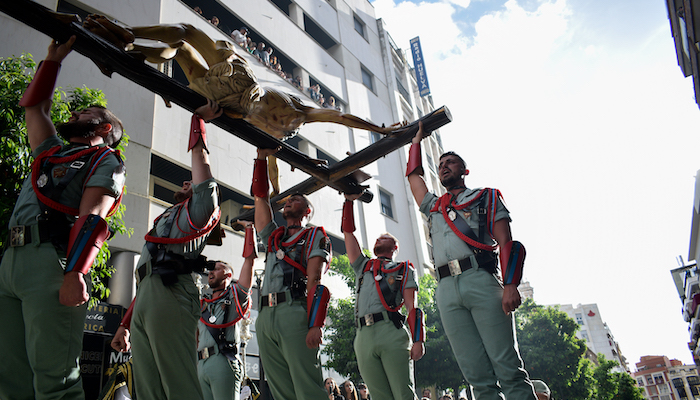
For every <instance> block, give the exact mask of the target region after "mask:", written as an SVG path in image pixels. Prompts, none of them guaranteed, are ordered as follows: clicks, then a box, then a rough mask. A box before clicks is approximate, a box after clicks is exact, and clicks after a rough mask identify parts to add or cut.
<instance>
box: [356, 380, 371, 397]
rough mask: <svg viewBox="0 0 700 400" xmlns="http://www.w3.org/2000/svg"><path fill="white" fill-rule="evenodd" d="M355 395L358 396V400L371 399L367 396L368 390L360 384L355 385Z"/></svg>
mask: <svg viewBox="0 0 700 400" xmlns="http://www.w3.org/2000/svg"><path fill="white" fill-rule="evenodd" d="M357 393H359V395H360V400H370V399H371V397H370V396H369V390H368V389H367V385H365V384H364V383H360V384H359V385H357Z"/></svg>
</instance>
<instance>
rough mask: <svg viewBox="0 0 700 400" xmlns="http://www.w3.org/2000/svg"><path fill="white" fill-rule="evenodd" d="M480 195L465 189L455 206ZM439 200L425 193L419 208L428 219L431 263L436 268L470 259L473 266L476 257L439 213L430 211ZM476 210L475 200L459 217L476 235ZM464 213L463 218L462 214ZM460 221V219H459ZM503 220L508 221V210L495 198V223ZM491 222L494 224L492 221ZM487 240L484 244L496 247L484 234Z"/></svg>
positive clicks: (474, 190)
mask: <svg viewBox="0 0 700 400" xmlns="http://www.w3.org/2000/svg"><path fill="white" fill-rule="evenodd" d="M479 192H481V189H466V190H464V191H463V192H461V193H460V194H458V195H457V199H456V204H457V205H460V204H464V203H467V202H469V201H470V200H473V199H474V198H475V197H476V195H478V194H479ZM437 201H438V196H436V195H435V193H432V192H429V193H426V195H425V197H424V198H423V202H422V203H421V205H420V211H421V212H422V213H423V214H425V215H426V216H427V217H428V224H429V226H430V237H431V240H432V244H433V263H434V264H435V266H436V267H440V266H443V265H445V264H447V263H448V262H449V261H451V260H461V259H464V258H467V257H472V263H474V264H476V258H475V257H474V253H473V252H472V251H471V249H470V248H469V246H467V244H466V243H465V242H464V241H463V240H462V239H460V238H459V236H457V235H456V234H455V233H454V232H453V231H452V229H451V228H450V226H449V225H447V222H445V218H444V217H443V216H442V214H441V213H440V211H437V212H430V210H431V209H432V208H433V206H434V205H435V203H436V202H437ZM478 207H479V202H478V201H475V202H474V203H473V204H471V205H470V206H469V207H468V208H467V209H465V210H462V216H463V217H466V218H465V219H466V221H467V223H468V224H469V227H470V228H472V230H474V232H475V233H476V234H477V235H478V234H479V217H478V213H477V208H478ZM465 214H466V215H465ZM459 218H461V217H459ZM503 218H508V221H510V214H509V213H508V209H506V207H505V205H504V204H503V202H502V201H501V199H500V198H499V199H497V203H496V217H495V221H498V220H501V219H503ZM495 221H494V222H495ZM484 238H485V240H486V243H485V244H488V245H495V244H496V242H495V240H494V239H493V238H492V237H491V236H490V235H489V234H486V235H484Z"/></svg>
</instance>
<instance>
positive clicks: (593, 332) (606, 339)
mask: <svg viewBox="0 0 700 400" xmlns="http://www.w3.org/2000/svg"><path fill="white" fill-rule="evenodd" d="M558 307H559V309H560V310H561V311H564V312H565V313H567V314H568V315H569V317H571V318H572V319H573V320H575V321H576V323H578V324H579V326H580V329H579V330H578V332H576V336H577V337H578V338H579V339H583V340H585V341H586V346H587V347H588V349H589V350H591V351H592V352H593V353H594V354H596V355H597V354H598V353H601V354H603V355H604V356H605V358H606V359H607V360H613V361H617V362H618V364H619V366H618V367H615V368H614V369H613V371H615V372H627V373H629V372H630V371H629V367H628V366H627V359H626V358H625V357H624V356H623V355H622V353H621V352H620V345H619V344H618V343H617V342H616V341H615V337H614V336H613V334H612V332H611V331H610V328H609V327H608V324H607V323H605V322H604V321H603V318H602V317H601V314H600V310H599V309H598V305H597V304H595V303H593V304H579V305H577V306H574V305H572V304H560V305H558Z"/></svg>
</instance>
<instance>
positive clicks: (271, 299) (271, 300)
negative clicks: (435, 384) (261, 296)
mask: <svg viewBox="0 0 700 400" xmlns="http://www.w3.org/2000/svg"><path fill="white" fill-rule="evenodd" d="M267 305H268V306H270V307H274V306H276V305H277V293H270V294H268V295H267Z"/></svg>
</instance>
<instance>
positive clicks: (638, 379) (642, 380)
mask: <svg viewBox="0 0 700 400" xmlns="http://www.w3.org/2000/svg"><path fill="white" fill-rule="evenodd" d="M637 385H639V386H644V379H642V378H637Z"/></svg>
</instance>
